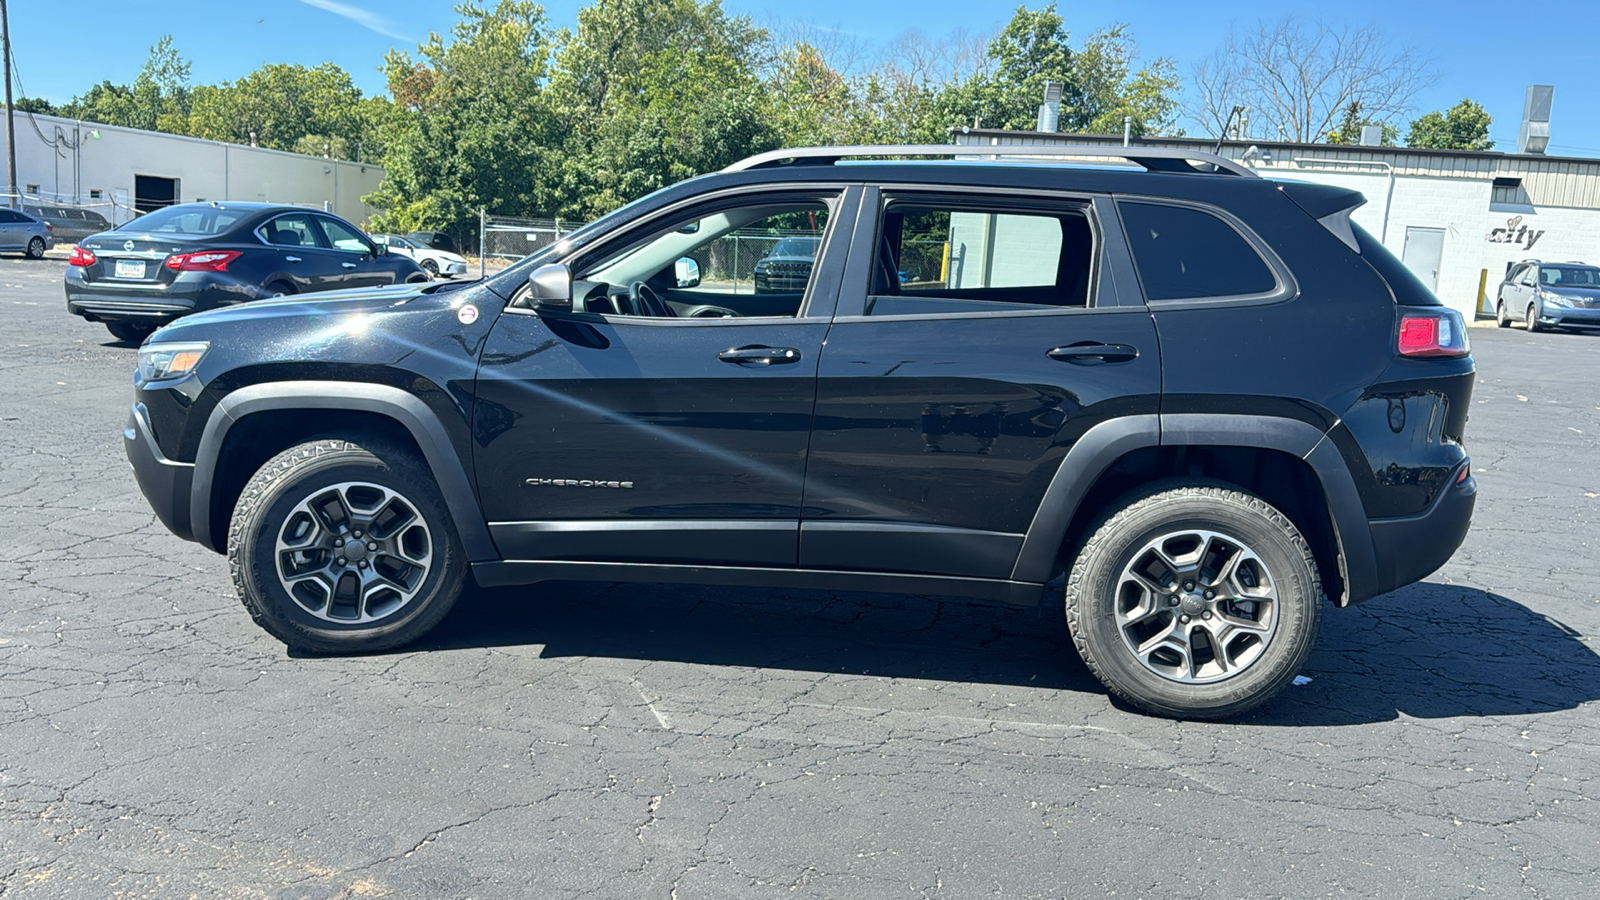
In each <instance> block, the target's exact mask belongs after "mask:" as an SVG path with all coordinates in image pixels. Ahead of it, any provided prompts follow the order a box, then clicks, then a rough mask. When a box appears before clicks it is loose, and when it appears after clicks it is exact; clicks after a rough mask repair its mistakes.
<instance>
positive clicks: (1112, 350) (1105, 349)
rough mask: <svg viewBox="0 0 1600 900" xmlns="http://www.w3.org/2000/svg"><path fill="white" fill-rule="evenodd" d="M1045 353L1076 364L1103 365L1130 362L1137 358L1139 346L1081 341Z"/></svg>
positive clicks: (1053, 357)
mask: <svg viewBox="0 0 1600 900" xmlns="http://www.w3.org/2000/svg"><path fill="white" fill-rule="evenodd" d="M1045 355H1046V356H1048V357H1050V358H1051V359H1055V360H1060V361H1061V362H1069V363H1072V364H1073V365H1078V366H1103V365H1105V364H1106V363H1125V362H1132V361H1134V360H1136V359H1138V358H1139V348H1138V347H1135V346H1133V345H1131V344H1100V343H1082V344H1073V345H1071V346H1070V347H1057V348H1055V349H1054V350H1051V351H1050V352H1049V353H1046V354H1045Z"/></svg>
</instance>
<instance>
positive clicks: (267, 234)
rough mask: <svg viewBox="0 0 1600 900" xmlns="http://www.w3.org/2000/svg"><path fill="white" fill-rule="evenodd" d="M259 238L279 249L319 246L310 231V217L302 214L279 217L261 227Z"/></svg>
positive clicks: (314, 235) (314, 234)
mask: <svg viewBox="0 0 1600 900" xmlns="http://www.w3.org/2000/svg"><path fill="white" fill-rule="evenodd" d="M260 231H261V237H262V238H263V239H264V240H265V241H266V242H267V243H269V244H275V245H277V246H280V247H316V246H319V245H320V242H319V241H318V240H317V236H316V232H314V231H312V230H311V217H310V216H308V215H305V214H303V213H291V214H289V215H287V216H279V217H277V218H276V219H273V220H272V221H270V222H268V223H267V224H265V225H263V226H261V229H260Z"/></svg>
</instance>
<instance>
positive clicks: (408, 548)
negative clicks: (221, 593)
mask: <svg viewBox="0 0 1600 900" xmlns="http://www.w3.org/2000/svg"><path fill="white" fill-rule="evenodd" d="M228 563H229V569H230V570H231V572H232V574H233V583H234V587H235V588H236V589H237V590H238V593H239V598H240V600H241V601H242V602H243V603H244V606H245V608H246V609H248V610H249V611H250V614H251V616H252V617H254V618H255V620H256V622H257V623H258V624H259V625H261V627H263V628H265V629H266V630H267V631H268V632H270V633H271V634H272V635H273V636H274V637H276V638H278V639H279V640H281V641H283V642H284V643H285V644H288V645H289V646H291V647H295V648H299V649H303V650H310V651H314V652H319V653H352V652H370V651H375V650H386V649H389V648H391V647H397V646H399V645H401V644H405V643H409V642H410V641H413V640H416V639H417V638H419V637H421V636H422V635H423V634H424V633H426V632H427V631H428V630H429V629H431V628H432V627H433V626H434V625H435V624H437V623H438V622H439V620H440V619H442V618H444V615H445V613H447V612H449V610H450V607H451V606H452V605H453V604H454V603H455V601H456V598H457V596H458V595H459V594H460V593H461V589H462V586H463V584H464V580H465V577H466V559H465V557H464V555H463V552H462V549H461V546H460V541H459V540H458V539H457V537H456V534H455V527H454V525H453V523H452V522H451V519H450V514H449V511H448V510H447V509H446V507H445V504H444V500H443V499H442V498H441V497H440V496H439V492H438V489H437V488H435V487H434V484H433V479H432V476H431V474H430V473H429V471H428V469H427V467H426V466H424V465H423V464H422V462H420V461H419V460H417V459H416V458H415V457H414V456H413V455H412V454H411V453H409V452H407V451H405V450H402V449H400V448H397V447H392V446H390V445H388V444H384V443H381V442H377V441H372V442H365V441H364V442H361V443H356V442H352V441H347V440H337V439H328V440H318V441H311V442H308V443H304V444H300V445H298V446H295V447H291V448H289V449H288V450H285V451H283V452H282V453H279V454H278V455H277V456H275V457H273V458H272V459H270V460H268V461H267V463H266V464H265V465H263V466H262V467H261V468H260V470H258V471H257V472H256V473H255V475H254V476H253V477H252V478H251V479H250V481H249V483H248V484H246V485H245V488H244V492H243V493H242V494H241V495H240V497H239V502H238V504H237V505H236V506H235V508H234V512H233V521H232V524H231V526H230V528H229V531H228Z"/></svg>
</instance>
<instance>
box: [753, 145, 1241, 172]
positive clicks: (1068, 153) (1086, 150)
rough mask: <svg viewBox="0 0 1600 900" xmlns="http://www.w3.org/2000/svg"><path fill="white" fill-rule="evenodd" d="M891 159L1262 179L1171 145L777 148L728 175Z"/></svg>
mask: <svg viewBox="0 0 1600 900" xmlns="http://www.w3.org/2000/svg"><path fill="white" fill-rule="evenodd" d="M890 156H951V157H954V156H964V157H973V158H978V159H982V158H985V157H987V158H991V159H998V158H1001V157H1004V158H1007V159H1029V158H1031V159H1033V160H1035V161H1038V162H1068V163H1073V162H1076V163H1080V164H1082V165H1094V164H1096V163H1098V162H1102V161H1104V160H1107V159H1112V160H1124V161H1126V162H1129V163H1132V164H1134V165H1137V166H1143V167H1144V169H1145V171H1147V172H1179V173H1184V174H1191V175H1194V174H1207V175H1209V174H1217V175H1222V174H1227V175H1240V176H1244V177H1247V178H1259V177H1261V176H1259V175H1257V174H1256V173H1255V172H1254V171H1252V170H1251V169H1248V168H1246V167H1244V166H1241V165H1239V164H1238V163H1236V162H1234V161H1233V160H1231V159H1224V158H1222V157H1220V156H1216V155H1213V154H1210V153H1204V152H1201V151H1198V150H1175V149H1172V148H1169V147H1117V146H1111V145H1096V144H1083V145H1076V146H1060V145H1048V144H885V145H882V146H876V147H870V146H853V147H796V148H792V149H788V150H772V151H769V152H766V153H758V154H756V155H755V156H751V157H748V158H746V159H742V160H740V161H738V162H736V163H734V164H733V165H731V166H728V167H727V168H726V169H723V170H722V171H724V172H747V171H749V170H751V169H772V168H778V167H781V166H831V165H833V164H834V163H837V162H839V161H840V160H845V159H870V158H883V157H890ZM1192 163H1202V164H1206V165H1209V166H1211V167H1212V169H1211V171H1207V170H1205V169H1201V168H1196V167H1195V166H1194V165H1192Z"/></svg>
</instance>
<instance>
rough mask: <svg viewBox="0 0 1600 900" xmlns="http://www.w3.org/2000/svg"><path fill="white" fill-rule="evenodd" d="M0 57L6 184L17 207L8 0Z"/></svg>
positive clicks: (1, 6)
mask: <svg viewBox="0 0 1600 900" xmlns="http://www.w3.org/2000/svg"><path fill="white" fill-rule="evenodd" d="M0 55H3V56H4V57H5V70H6V184H7V185H8V186H9V187H8V188H7V189H8V190H9V191H10V193H9V194H8V195H7V197H6V205H7V206H16V205H17V128H16V121H15V120H14V119H13V118H12V115H11V112H12V111H11V17H10V15H9V14H8V13H7V12H6V0H0Z"/></svg>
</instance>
